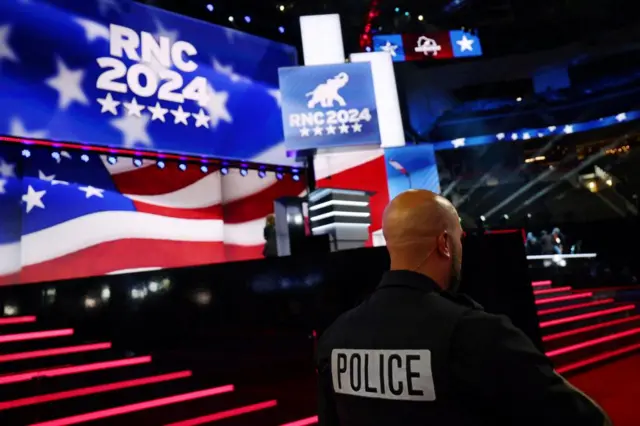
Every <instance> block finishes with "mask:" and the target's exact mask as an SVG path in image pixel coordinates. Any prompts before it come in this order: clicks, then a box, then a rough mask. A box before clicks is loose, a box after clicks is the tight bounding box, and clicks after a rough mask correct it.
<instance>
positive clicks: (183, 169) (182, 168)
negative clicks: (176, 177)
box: [178, 163, 187, 172]
mask: <svg viewBox="0 0 640 426" xmlns="http://www.w3.org/2000/svg"><path fill="white" fill-rule="evenodd" d="M178 168H179V169H180V170H182V171H183V172H184V171H185V170H187V165H186V164H184V163H181V164H180V165H178Z"/></svg>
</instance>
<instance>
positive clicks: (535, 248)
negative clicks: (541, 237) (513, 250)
mask: <svg viewBox="0 0 640 426" xmlns="http://www.w3.org/2000/svg"><path fill="white" fill-rule="evenodd" d="M525 248H526V251H527V254H528V255H535V254H540V244H539V243H538V239H537V238H536V237H535V235H533V232H529V233H527V242H526V244H525Z"/></svg>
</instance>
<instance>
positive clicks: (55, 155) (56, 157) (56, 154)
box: [51, 151, 60, 161]
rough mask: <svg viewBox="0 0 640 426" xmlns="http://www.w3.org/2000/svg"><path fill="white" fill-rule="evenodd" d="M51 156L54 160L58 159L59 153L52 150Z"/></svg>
mask: <svg viewBox="0 0 640 426" xmlns="http://www.w3.org/2000/svg"><path fill="white" fill-rule="evenodd" d="M51 158H53V159H54V160H56V161H60V153H59V152H57V151H54V152H52V153H51Z"/></svg>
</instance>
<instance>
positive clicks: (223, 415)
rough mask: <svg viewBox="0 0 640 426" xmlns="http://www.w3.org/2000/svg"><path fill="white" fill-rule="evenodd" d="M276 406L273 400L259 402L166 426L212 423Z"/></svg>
mask: <svg viewBox="0 0 640 426" xmlns="http://www.w3.org/2000/svg"><path fill="white" fill-rule="evenodd" d="M276 405H278V401H276V400H275V399H274V400H272V401H265V402H260V403H258V404H253V405H246V406H244V407H238V408H233V409H231V410H226V411H221V412H219V413H214V414H208V415H206V416H202V417H196V418H193V419H189V420H182V421H180V422H176V423H171V424H169V425H166V426H197V425H203V424H205V423H213V422H215V421H218V420H223V419H228V418H229V417H236V416H240V415H242V414H247V413H253V412H254V411H260V410H264V409H267V408H271V407H275V406H276Z"/></svg>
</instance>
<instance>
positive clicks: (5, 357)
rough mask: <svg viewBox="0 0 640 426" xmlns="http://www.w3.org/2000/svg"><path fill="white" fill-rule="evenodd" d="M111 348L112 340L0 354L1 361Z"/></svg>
mask: <svg viewBox="0 0 640 426" xmlns="http://www.w3.org/2000/svg"><path fill="white" fill-rule="evenodd" d="M103 349H111V342H107V343H91V344H88V345H78V346H66V347H64V348H54V349H41V350H38V351H31V352H17V353H13V354H6V355H0V362H9V361H19V360H23V359H33V358H44V357H47V356H56V355H66V354H77V353H80V352H89V351H100V350H103Z"/></svg>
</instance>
